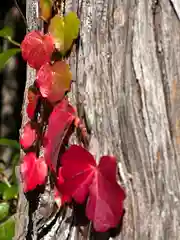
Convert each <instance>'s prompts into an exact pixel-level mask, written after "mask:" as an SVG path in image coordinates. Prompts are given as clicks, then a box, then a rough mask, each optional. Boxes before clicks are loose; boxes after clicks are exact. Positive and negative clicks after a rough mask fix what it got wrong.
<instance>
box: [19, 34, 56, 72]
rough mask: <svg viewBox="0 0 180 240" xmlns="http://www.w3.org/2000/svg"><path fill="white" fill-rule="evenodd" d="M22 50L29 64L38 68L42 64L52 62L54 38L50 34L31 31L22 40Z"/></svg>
mask: <svg viewBox="0 0 180 240" xmlns="http://www.w3.org/2000/svg"><path fill="white" fill-rule="evenodd" d="M21 51H22V56H23V58H24V60H26V61H27V62H28V64H29V66H31V67H32V68H35V69H37V70H38V69H39V68H40V67H41V66H42V65H44V64H45V63H47V62H50V59H51V55H52V53H53V51H54V40H53V38H52V36H51V35H50V34H46V35H44V34H43V33H42V32H40V31H31V32H30V33H28V34H27V35H26V36H25V38H24V40H23V41H22V43H21Z"/></svg>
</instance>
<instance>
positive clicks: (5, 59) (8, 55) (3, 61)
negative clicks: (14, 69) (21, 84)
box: [0, 48, 21, 70]
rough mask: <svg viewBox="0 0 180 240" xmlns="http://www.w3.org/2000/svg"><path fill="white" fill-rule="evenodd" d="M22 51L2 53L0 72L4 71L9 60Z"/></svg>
mask: <svg viewBox="0 0 180 240" xmlns="http://www.w3.org/2000/svg"><path fill="white" fill-rule="evenodd" d="M20 51H21V49H20V48H11V49H8V50H7V51H5V52H2V53H0V70H2V69H3V68H4V67H5V65H6V64H7V62H8V60H9V59H10V58H11V57H12V56H14V55H15V54H17V53H19V52H20Z"/></svg>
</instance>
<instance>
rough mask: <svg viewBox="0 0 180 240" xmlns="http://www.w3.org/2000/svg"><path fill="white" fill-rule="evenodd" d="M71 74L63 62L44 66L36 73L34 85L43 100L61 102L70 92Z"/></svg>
mask: <svg viewBox="0 0 180 240" xmlns="http://www.w3.org/2000/svg"><path fill="white" fill-rule="evenodd" d="M71 80H72V74H71V72H70V68H69V65H68V64H67V63H66V62H65V61H57V62H55V63H54V64H52V65H51V64H49V63H46V64H44V65H43V66H42V67H41V68H40V69H39V71H38V73H37V78H36V83H37V86H38V87H39V90H40V92H41V94H42V96H43V97H44V98H47V99H48V100H49V101H50V102H57V101H59V100H62V98H63V97H64V96H65V93H66V92H68V91H70V88H71Z"/></svg>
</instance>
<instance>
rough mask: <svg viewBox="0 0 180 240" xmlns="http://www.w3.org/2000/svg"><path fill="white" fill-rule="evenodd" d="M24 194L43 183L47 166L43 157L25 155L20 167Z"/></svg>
mask: <svg viewBox="0 0 180 240" xmlns="http://www.w3.org/2000/svg"><path fill="white" fill-rule="evenodd" d="M20 169H21V174H22V180H23V188H24V192H28V191H31V190H33V189H35V188H36V186H37V185H41V184H44V183H45V178H46V176H47V165H46V163H45V161H44V158H43V157H40V158H38V159H37V158H36V155H35V153H33V152H30V153H27V154H26V155H25V156H24V158H23V162H22V163H21V166H20Z"/></svg>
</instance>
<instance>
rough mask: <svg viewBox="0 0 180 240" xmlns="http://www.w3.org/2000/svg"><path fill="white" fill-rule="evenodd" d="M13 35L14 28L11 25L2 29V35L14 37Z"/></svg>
mask: <svg viewBox="0 0 180 240" xmlns="http://www.w3.org/2000/svg"><path fill="white" fill-rule="evenodd" d="M12 36H13V29H12V28H10V27H7V26H5V27H4V28H3V29H1V30H0V37H6V38H12Z"/></svg>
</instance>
